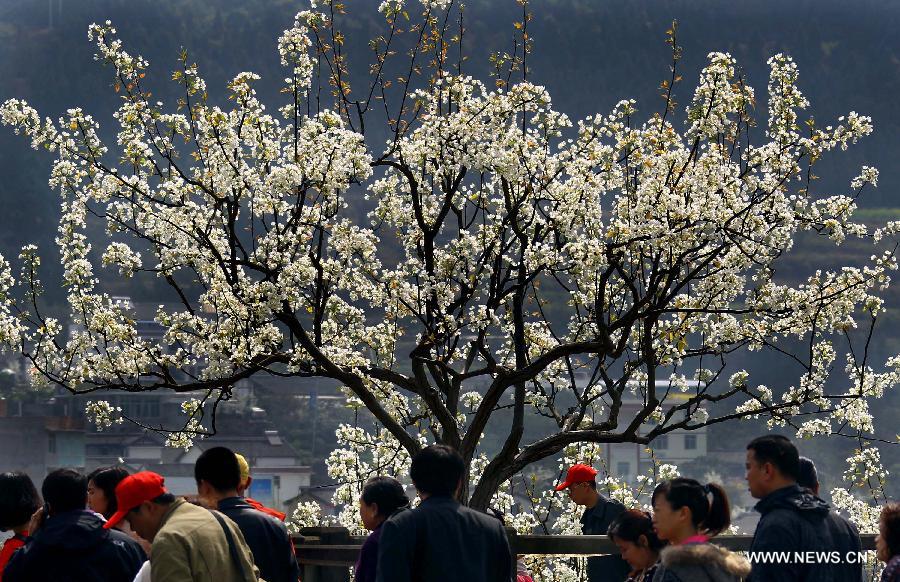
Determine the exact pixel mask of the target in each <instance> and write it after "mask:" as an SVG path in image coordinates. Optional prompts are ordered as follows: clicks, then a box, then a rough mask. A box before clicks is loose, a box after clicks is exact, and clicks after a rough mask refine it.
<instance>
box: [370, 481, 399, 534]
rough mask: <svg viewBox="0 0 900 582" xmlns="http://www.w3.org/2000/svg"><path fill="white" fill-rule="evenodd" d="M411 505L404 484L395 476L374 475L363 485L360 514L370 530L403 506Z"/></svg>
mask: <svg viewBox="0 0 900 582" xmlns="http://www.w3.org/2000/svg"><path fill="white" fill-rule="evenodd" d="M408 505H409V498H408V497H407V496H406V493H405V492H404V491H403V485H401V484H400V481H397V480H396V479H394V478H393V477H387V476H385V477H372V478H371V479H369V480H368V481H366V484H365V485H364V486H363V490H362V495H361V496H360V498H359V516H360V517H361V518H362V522H363V525H364V526H365V527H366V529H368V530H373V529H375V528H376V527H378V526H379V525H381V523H382V522H384V520H386V519H387V518H388V517H390V516H391V515H392V514H393V513H394V512H395V511H397V510H398V509H400V508H401V507H406V506H408Z"/></svg>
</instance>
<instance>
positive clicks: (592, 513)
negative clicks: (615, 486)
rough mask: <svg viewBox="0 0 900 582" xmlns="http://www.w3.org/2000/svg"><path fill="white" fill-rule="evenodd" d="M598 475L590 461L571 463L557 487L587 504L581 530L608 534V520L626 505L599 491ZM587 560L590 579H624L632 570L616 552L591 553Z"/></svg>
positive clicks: (611, 581) (591, 581)
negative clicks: (608, 497) (593, 554)
mask: <svg viewBox="0 0 900 582" xmlns="http://www.w3.org/2000/svg"><path fill="white" fill-rule="evenodd" d="M596 477H597V470H596V469H594V468H593V467H591V466H590V465H583V464H581V463H579V464H576V465H572V466H571V467H569V471H568V472H567V473H566V480H565V481H563V482H562V483H560V484H559V485H557V486H556V490H557V491H562V490H563V489H566V490H567V491H568V492H569V499H571V500H572V501H573V502H575V504H576V505H583V506H584V507H585V510H584V513H583V514H582V515H581V533H583V534H585V535H595V536H605V535H606V534H607V531H608V530H609V524H611V523H612V521H613V520H614V519H615V518H616V517H617V516H618V515H619V514H620V513H622V512H624V511H625V506H624V505H622V504H621V503H619V502H618V501H615V500H613V499H607V498H606V497H604V496H603V495H601V494H600V492H599V491H597V482H596ZM587 562H588V564H587V574H588V580H589V582H621V581H622V580H624V579H625V578H627V577H628V573H629V571H630V570H631V569H630V568H629V567H628V562H626V561H625V560H623V559H622V558H621V557H620V556H617V555H606V556H592V557H590V558H588V561H587Z"/></svg>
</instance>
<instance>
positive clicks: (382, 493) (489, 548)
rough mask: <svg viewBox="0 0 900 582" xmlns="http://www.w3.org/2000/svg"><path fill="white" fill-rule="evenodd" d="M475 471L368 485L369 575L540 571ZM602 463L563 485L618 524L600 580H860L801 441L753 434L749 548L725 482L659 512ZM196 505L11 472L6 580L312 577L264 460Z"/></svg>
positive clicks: (664, 504) (207, 581) (155, 489)
mask: <svg viewBox="0 0 900 582" xmlns="http://www.w3.org/2000/svg"><path fill="white" fill-rule="evenodd" d="M465 474H466V467H465V463H464V461H463V459H462V457H461V456H460V455H459V453H457V452H456V451H455V450H453V449H452V448H450V447H447V446H444V445H432V446H430V447H426V448H425V449H423V450H422V451H420V452H419V453H418V454H416V455H415V456H414V457H413V459H412V464H411V468H410V475H409V476H410V479H411V481H412V483H413V486H414V487H415V490H416V492H417V494H418V498H419V502H418V504H416V505H415V507H413V504H412V503H411V500H410V498H409V497H408V496H407V495H406V492H405V490H404V487H403V485H402V484H401V483H400V482H399V481H397V480H396V479H394V478H393V477H389V476H380V477H374V478H372V479H370V480H369V481H368V482H366V483H365V485H364V487H363V490H362V495H361V498H360V501H359V513H360V518H361V521H362V523H363V525H364V526H365V528H366V529H368V530H370V532H371V533H370V535H369V536H368V537H367V538H366V540H365V542H364V543H363V546H362V548H361V550H360V554H359V560H358V562H357V564H356V567H355V581H356V582H413V581H424V582H451V581H453V582H456V581H466V582H533V580H532V577H531V574H530V573H529V572H528V570H527V568H526V567H525V564H524V561H523V560H522V559H521V556H513V555H512V554H511V551H510V545H509V542H508V540H507V536H506V530H505V528H504V517H503V515H502V514H500V513H498V512H496V511H492V512H491V513H483V512H479V511H476V510H474V509H471V508H469V507H466V506H465V505H463V504H461V503H460V502H459V501H458V499H459V498H460V496H461V493H462V490H463V487H464V478H465ZM596 476H597V471H596V470H595V469H594V468H593V467H591V466H589V465H585V464H576V465H573V466H572V467H571V468H569V470H568V472H567V474H566V478H565V480H564V481H563V482H562V483H560V484H559V485H558V486H557V487H556V490H557V491H566V492H567V493H568V495H569V497H570V498H571V499H572V501H573V502H574V503H575V504H577V505H580V506H584V512H583V514H582V516H581V525H582V532H583V533H585V534H593V535H606V536H608V537H609V539H610V540H612V542H613V543H614V544H615V546H616V547H617V548H618V550H619V551H618V554H610V555H601V556H592V557H590V558H588V561H587V562H588V565H587V579H588V580H589V582H743V581H750V582H794V581H796V582H800V581H825V582H860V581H861V580H863V571H864V560H863V558H864V552H863V551H862V544H861V541H860V537H859V533H858V531H857V529H856V527H855V526H854V525H853V524H852V523H851V522H850V521H849V520H847V519H846V518H844V517H843V516H841V515H840V514H839V513H837V512H835V511H834V510H833V509H832V508H831V507H830V506H829V505H828V504H827V503H826V502H825V501H823V500H822V499H821V498H820V497H819V496H818V491H819V485H818V479H817V476H816V471H815V465H814V464H813V463H812V462H811V461H810V460H809V459H804V458H802V457H800V456H799V454H798V451H797V448H796V447H795V446H794V444H793V443H792V442H791V441H790V440H789V439H787V438H785V437H783V436H777V435H767V436H763V437H759V438H757V439H755V440H753V441H751V442H750V443H749V444H748V445H747V453H746V479H747V485H748V488H749V490H750V493H751V495H752V496H753V497H755V498H756V499H758V500H759V501H758V503H757V504H756V510H757V511H758V512H759V513H760V520H759V523H758V525H757V528H756V532H755V534H754V536H753V539H752V542H751V545H750V548H749V551H748V552H747V555H746V556H745V555H742V554H741V553H737V552H733V551H730V550H727V549H725V548H723V547H721V546H719V545H717V544H715V543H714V540H715V537H716V536H718V535H720V534H722V533H723V532H725V531H727V530H728V528H729V526H730V523H731V509H730V505H729V500H728V496H727V495H726V493H725V491H724V490H723V489H722V487H721V486H720V485H717V484H714V483H707V484H703V483H700V482H698V481H696V480H694V479H688V478H681V477H679V478H676V479H671V480H667V481H663V482H661V483H659V484H658V485H657V486H656V488H655V490H654V491H653V494H652V497H651V504H652V510H653V511H652V513H649V512H644V511H641V510H638V509H626V508H625V507H624V506H623V505H622V504H621V503H618V502H617V501H614V500H612V499H610V498H607V497H606V496H604V495H603V494H602V493H601V492H600V491H598V488H597V481H596ZM194 477H195V480H196V483H197V495H196V497H195V498H194V499H192V500H191V501H189V500H187V499H185V498H177V497H175V496H174V495H172V494H171V493H170V492H169V491H167V489H166V487H165V483H164V479H163V477H161V476H160V475H158V474H156V473H153V472H150V471H141V472H138V473H135V474H129V473H128V472H127V471H126V470H124V469H123V468H121V467H108V468H102V469H98V470H96V471H93V472H92V473H90V474H89V475H86V476H85V475H82V474H81V473H79V472H77V471H74V470H71V469H59V470H56V471H53V472H51V473H50V474H49V475H47V477H46V478H45V479H44V481H43V483H42V485H41V493H40V495H39V494H38V492H37V490H36V488H35V486H34V484H33V483H32V481H31V479H30V478H29V477H28V476H26V475H25V474H23V473H5V474H2V475H0V527H2V528H3V529H4V530H11V531H12V533H13V536H12V537H11V538H9V539H8V540H7V542H6V543H5V544H4V546H3V548H2V551H0V582H20V581H27V582H37V581H45V580H46V581H48V582H49V581H70V580H71V581H91V582H94V581H110V582H118V581H122V582H131V581H132V580H134V581H137V582H140V581H150V582H188V581H198V582H246V581H259V580H264V581H267V582H282V581H283V582H297V581H298V580H299V579H300V568H299V566H298V563H297V558H296V555H295V552H294V546H293V542H292V540H291V538H290V536H289V535H288V532H287V529H286V528H285V526H284V523H283V520H284V517H285V516H284V514H283V513H281V512H279V511H277V510H275V509H272V508H268V507H265V506H264V505H262V504H261V503H259V502H257V501H254V500H253V499H251V498H249V497H247V496H246V492H247V490H248V487H249V485H250V482H251V480H252V477H251V476H250V470H249V465H248V464H247V462H246V460H245V459H244V458H243V457H242V456H240V455H239V454H235V453H234V452H233V451H231V450H229V449H227V448H224V447H213V448H210V449H208V450H206V451H204V452H203V454H201V455H200V457H199V458H198V459H197V461H196V464H195V467H194ZM876 554H877V557H878V559H880V560H882V561H884V562H885V563H886V567H885V569H884V571H883V574H882V578H881V579H882V582H900V504H898V503H888V504H886V505H885V506H884V507H883V508H882V511H881V519H880V524H879V535H878V537H877V551H876Z"/></svg>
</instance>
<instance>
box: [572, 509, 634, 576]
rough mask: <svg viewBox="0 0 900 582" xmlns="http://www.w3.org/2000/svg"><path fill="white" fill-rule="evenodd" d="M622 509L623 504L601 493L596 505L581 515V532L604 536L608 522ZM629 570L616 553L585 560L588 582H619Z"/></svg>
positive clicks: (607, 528) (622, 510) (607, 530)
mask: <svg viewBox="0 0 900 582" xmlns="http://www.w3.org/2000/svg"><path fill="white" fill-rule="evenodd" d="M624 511H625V506H624V505H622V504H621V503H619V502H618V501H615V500H613V499H607V498H606V497H603V496H602V495H601V496H600V500H599V501H597V505H595V506H594V507H589V508H587V509H585V510H584V513H583V514H582V515H581V533H583V534H584V535H593V536H605V535H606V534H607V533H608V532H609V524H611V523H612V521H613V520H614V519H615V518H616V517H617V516H618V515H619V514H620V513H622V512H624ZM629 572H631V567H630V566H629V565H628V562H626V561H625V560H623V559H622V557H621V556H619V555H617V554H609V555H606V556H592V557H590V558H588V560H587V579H588V582H621V581H622V580H625V579H626V578H627V577H628V574H629Z"/></svg>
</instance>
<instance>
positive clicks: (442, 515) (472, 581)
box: [376, 497, 513, 582]
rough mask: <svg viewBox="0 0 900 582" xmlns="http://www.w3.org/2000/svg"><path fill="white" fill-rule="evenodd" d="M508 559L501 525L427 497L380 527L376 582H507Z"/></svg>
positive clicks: (510, 567) (446, 499)
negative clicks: (413, 507)
mask: <svg viewBox="0 0 900 582" xmlns="http://www.w3.org/2000/svg"><path fill="white" fill-rule="evenodd" d="M512 579H513V559H512V555H511V554H510V551H509V541H508V540H507V539H506V531H505V530H504V529H503V525H502V524H501V523H500V520H498V519H496V518H493V517H490V516H489V515H486V514H484V513H481V512H478V511H475V510H473V509H469V508H468V507H465V506H463V505H461V504H459V503H458V502H457V501H456V500H454V499H451V498H450V497H429V498H428V499H426V500H425V501H423V502H422V503H421V504H419V506H418V507H416V508H415V509H407V510H404V511H400V512H398V513H395V514H394V515H393V516H391V518H390V519H388V520H387V521H386V522H384V525H382V526H381V539H380V540H379V544H378V574H377V577H376V580H377V581H378V582H413V581H422V582H460V581H462V580H465V582H509V581H510V580H512Z"/></svg>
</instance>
